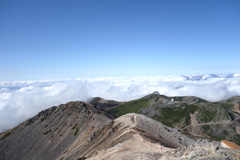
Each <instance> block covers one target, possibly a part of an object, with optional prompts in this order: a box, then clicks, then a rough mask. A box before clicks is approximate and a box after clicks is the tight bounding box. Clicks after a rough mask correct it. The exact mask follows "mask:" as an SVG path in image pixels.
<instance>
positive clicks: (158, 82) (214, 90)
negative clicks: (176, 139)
mask: <svg viewBox="0 0 240 160" xmlns="http://www.w3.org/2000/svg"><path fill="white" fill-rule="evenodd" d="M154 91H159V93H160V94H164V95H167V96H198V97H200V98H203V99H206V100H209V101H218V100H222V99H226V98H229V97H231V96H234V95H240V74H238V73H236V74H227V75H214V74H208V75H196V76H168V77H163V76H156V77H135V78H95V79H75V80H44V81H15V82H0V132H2V131H4V130H6V129H10V128H12V127H14V126H16V125H17V124H19V123H21V122H22V121H24V120H26V119H28V118H30V117H32V116H34V115H36V114H37V113H38V112H40V111H41V110H43V109H46V108H49V107H51V106H54V105H59V104H61V103H66V102H68V101H75V100H81V101H86V100H88V99H89V98H90V97H95V96H100V97H103V98H105V99H113V100H118V101H127V100H132V99H136V98H140V97H142V96H145V95H147V94H150V93H152V92H154Z"/></svg>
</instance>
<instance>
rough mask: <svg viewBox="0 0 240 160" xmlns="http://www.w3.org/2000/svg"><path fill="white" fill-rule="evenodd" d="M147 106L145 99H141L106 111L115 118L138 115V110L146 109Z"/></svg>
mask: <svg viewBox="0 0 240 160" xmlns="http://www.w3.org/2000/svg"><path fill="white" fill-rule="evenodd" d="M148 104H149V103H148V100H147V99H143V98H141V99H137V100H133V101H130V102H128V103H125V104H123V105H120V106H118V107H116V108H113V109H111V110H108V112H110V113H111V114H114V115H115V116H117V117H120V116H122V115H124V114H127V113H140V110H141V109H144V108H146V107H147V106H148Z"/></svg>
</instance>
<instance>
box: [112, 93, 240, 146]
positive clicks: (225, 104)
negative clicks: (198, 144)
mask: <svg viewBox="0 0 240 160" xmlns="http://www.w3.org/2000/svg"><path fill="white" fill-rule="evenodd" d="M239 106H240V97H239V96H236V97H232V98H230V99H228V100H225V101H220V102H208V101H206V100H204V99H201V98H198V97H193V96H185V97H167V96H164V95H157V94H150V95H147V96H145V97H143V98H140V99H136V100H133V101H129V102H126V103H124V104H122V105H119V106H117V107H114V108H111V109H109V110H108V112H109V113H111V114H114V115H115V116H117V117H119V116H121V115H124V114H127V113H138V114H143V115H146V116H147V117H150V118H153V119H155V120H157V121H159V122H161V123H163V124H165V125H167V126H170V127H173V128H176V129H178V130H179V131H181V132H182V133H184V134H187V135H190V136H192V137H203V138H210V139H214V140H222V139H227V140H230V141H234V142H236V143H238V144H240V107H239Z"/></svg>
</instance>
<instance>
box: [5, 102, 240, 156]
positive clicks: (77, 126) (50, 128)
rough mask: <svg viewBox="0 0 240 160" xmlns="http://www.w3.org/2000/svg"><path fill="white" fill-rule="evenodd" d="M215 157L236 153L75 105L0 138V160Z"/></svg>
mask: <svg viewBox="0 0 240 160" xmlns="http://www.w3.org/2000/svg"><path fill="white" fill-rule="evenodd" d="M212 146H213V147H212ZM209 148H210V149H209ZM210 153H211V154H210ZM219 157H220V158H222V159H240V155H239V151H237V150H230V149H223V148H221V147H220V146H219V145H218V146H216V145H215V143H213V142H208V143H200V142H196V141H195V140H193V139H191V138H189V137H187V136H185V135H183V134H181V133H179V132H178V131H177V130H176V129H173V128H170V127H167V126H166V125H163V124H162V123H159V122H158V121H155V120H153V119H151V118H148V117H146V116H144V115H139V114H134V113H131V114H126V115H123V116H121V117H119V118H116V119H115V118H114V117H113V116H112V115H110V114H108V113H107V112H105V111H104V110H102V109H100V108H98V107H95V106H93V105H91V104H86V103H83V102H79V101H77V102H69V103H67V104H62V105H60V106H58V107H51V108H49V109H47V110H44V111H42V112H40V113H39V114H38V115H36V116H35V117H33V118H31V119H29V120H27V121H25V122H23V123H22V124H20V125H19V126H17V127H15V128H14V129H12V130H9V131H6V132H4V133H1V134H0V160H9V159H11V160H46V159H47V160H84V159H90V160H100V159H104V160H123V159H133V160H142V159H145V160H161V159H163V160H164V159H204V158H205V159H206V158H207V159H211V158H212V159H214V158H215V159H216V158H219Z"/></svg>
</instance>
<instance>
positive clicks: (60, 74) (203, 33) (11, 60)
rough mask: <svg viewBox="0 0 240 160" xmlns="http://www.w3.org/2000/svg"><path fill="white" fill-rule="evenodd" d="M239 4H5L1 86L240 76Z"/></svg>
mask: <svg viewBox="0 0 240 160" xmlns="http://www.w3.org/2000/svg"><path fill="white" fill-rule="evenodd" d="M239 8H240V1H238V0H210V1H209V0H189V1H186V0H181V1H179V0H176V1H174V0H165V1H163V0H71V1H63V0H52V1H49V0H34V1H32V0H22V1H19V0H15V1H14V0H1V1H0V57H1V58H0V60H1V63H0V75H1V76H0V80H28V79H31V80H35V79H65V78H78V77H80V78H94V77H129V76H130V77H132V76H155V75H173V74H177V75H181V74H202V73H235V72H239V68H240V63H239V58H240V29H239V28H240V10H239Z"/></svg>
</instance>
